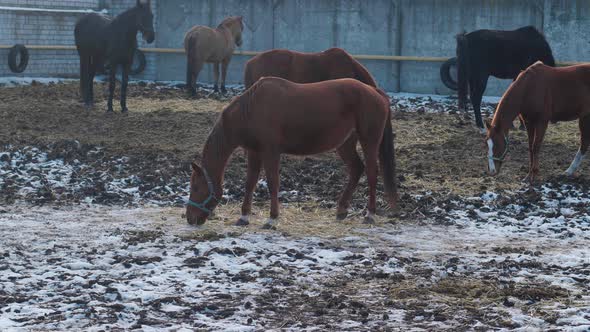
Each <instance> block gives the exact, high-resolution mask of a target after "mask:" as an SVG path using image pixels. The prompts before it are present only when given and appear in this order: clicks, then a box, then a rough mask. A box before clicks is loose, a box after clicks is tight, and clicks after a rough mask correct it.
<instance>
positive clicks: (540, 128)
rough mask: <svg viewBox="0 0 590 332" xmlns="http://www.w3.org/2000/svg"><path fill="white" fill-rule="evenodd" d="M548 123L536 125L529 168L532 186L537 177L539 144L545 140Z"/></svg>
mask: <svg viewBox="0 0 590 332" xmlns="http://www.w3.org/2000/svg"><path fill="white" fill-rule="evenodd" d="M547 125H548V122H546V121H545V122H542V123H539V124H537V126H536V128H535V138H534V140H533V146H532V151H533V153H532V156H533V158H532V159H533V162H532V168H531V172H530V173H531V177H530V179H529V180H530V184H531V185H533V184H534V183H535V180H536V178H537V177H538V175H539V152H540V151H541V144H542V143H543V139H544V138H545V131H546V130H547Z"/></svg>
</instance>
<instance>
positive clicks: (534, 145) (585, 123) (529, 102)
mask: <svg viewBox="0 0 590 332" xmlns="http://www.w3.org/2000/svg"><path fill="white" fill-rule="evenodd" d="M517 115H520V117H521V118H522V120H523V122H524V123H525V124H526V129H527V132H528V138H529V174H528V176H527V178H528V179H529V180H530V182H531V184H532V183H533V182H534V180H535V178H536V177H537V175H538V174H539V150H540V149H541V143H542V142H543V137H544V136H545V131H546V129H547V125H548V124H549V122H552V123H556V122H558V121H572V120H575V119H579V127H580V133H581V136H582V138H581V144H580V149H579V150H578V152H577V153H576V156H575V158H574V160H573V162H572V163H571V165H570V167H569V168H568V169H567V170H566V174H567V175H570V176H571V175H572V174H573V173H574V172H575V171H576V169H577V168H578V167H579V166H580V163H581V162H582V159H583V158H584V154H585V153H586V151H587V150H588V145H589V144H590V65H577V66H571V67H561V68H553V67H549V66H546V65H544V64H543V63H542V62H540V61H539V62H536V63H535V64H533V65H531V66H530V67H529V68H527V69H526V70H525V71H523V72H521V73H520V75H519V76H518V78H517V79H516V81H514V83H512V85H511V86H510V87H509V88H508V90H507V91H506V93H505V94H504V96H503V97H502V100H501V101H500V103H499V104H498V108H497V109H496V114H495V115H494V119H493V121H492V123H491V124H489V123H486V126H487V127H488V129H487V136H486V142H487V146H488V160H489V162H488V169H489V171H490V173H491V174H493V175H495V174H497V173H498V172H499V170H500V167H501V165H502V162H503V161H504V157H505V156H506V153H507V152H508V138H507V135H508V130H509V129H510V124H511V123H512V121H513V120H514V119H515V118H516V116H517Z"/></svg>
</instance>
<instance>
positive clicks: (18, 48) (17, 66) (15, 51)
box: [8, 44, 29, 73]
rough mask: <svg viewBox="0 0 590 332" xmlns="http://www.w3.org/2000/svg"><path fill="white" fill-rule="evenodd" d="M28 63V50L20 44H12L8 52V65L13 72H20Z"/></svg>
mask: <svg viewBox="0 0 590 332" xmlns="http://www.w3.org/2000/svg"><path fill="white" fill-rule="evenodd" d="M17 60H19V61H17ZM28 64H29V50H27V48H26V47H25V45H22V44H16V45H14V46H13V47H12V48H11V49H10V51H9V52H8V67H9V68H10V70H11V71H12V72H13V73H22V72H23V71H25V69H27V65H28Z"/></svg>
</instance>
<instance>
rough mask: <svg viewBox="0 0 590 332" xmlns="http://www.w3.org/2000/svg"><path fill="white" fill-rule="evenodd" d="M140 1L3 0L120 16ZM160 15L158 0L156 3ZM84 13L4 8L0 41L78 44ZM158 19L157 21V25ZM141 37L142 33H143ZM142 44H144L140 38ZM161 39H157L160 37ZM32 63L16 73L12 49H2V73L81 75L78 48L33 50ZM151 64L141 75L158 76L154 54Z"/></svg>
mask: <svg viewBox="0 0 590 332" xmlns="http://www.w3.org/2000/svg"><path fill="white" fill-rule="evenodd" d="M135 1H136V0H57V1H56V0H53V1H46V0H0V7H1V6H5V7H29V8H40V9H66V10H87V9H92V10H100V9H107V10H108V13H109V15H110V16H116V15H118V14H120V13H122V12H123V11H125V10H127V9H128V8H131V7H133V6H134V5H135ZM152 10H153V12H154V15H156V12H157V11H156V3H155V1H154V3H153V4H152ZM82 15H84V14H83V13H70V12H64V13H59V12H57V13H56V12H43V11H20V10H3V9H0V44H3V45H14V44H17V43H18V44H28V45H74V26H75V24H76V21H77V20H78V19H79V18H80V17H81V16H82ZM155 22H156V21H155V19H154V24H155ZM140 36H141V35H140ZM138 41H140V43H139V45H140V46H141V47H154V46H155V43H154V44H152V45H144V42H143V40H142V39H141V37H139V38H138ZM156 41H157V39H156ZM29 55H30V58H29V65H28V67H27V69H26V70H25V72H24V73H21V74H15V73H12V72H11V71H10V69H9V68H8V50H0V76H32V77H43V76H45V77H47V76H51V77H77V76H79V58H78V54H77V52H76V51H52V50H29ZM147 60H148V64H147V67H146V70H145V71H144V73H143V74H142V75H140V76H138V78H142V79H153V78H155V76H156V61H155V58H154V55H148V56H147Z"/></svg>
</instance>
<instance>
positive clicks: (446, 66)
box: [440, 58, 458, 91]
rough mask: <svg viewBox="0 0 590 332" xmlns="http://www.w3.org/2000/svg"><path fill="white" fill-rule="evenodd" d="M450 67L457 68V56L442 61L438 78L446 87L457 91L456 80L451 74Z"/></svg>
mask: <svg viewBox="0 0 590 332" xmlns="http://www.w3.org/2000/svg"><path fill="white" fill-rule="evenodd" d="M452 68H455V69H456V68H457V58H450V59H449V60H447V61H445V62H443V64H442V65H441V66H440V79H441V81H442V82H443V84H444V85H445V86H446V87H447V88H449V89H451V90H455V91H457V90H458V84H457V81H456V80H455V79H454V78H453V76H451V69H452Z"/></svg>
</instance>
